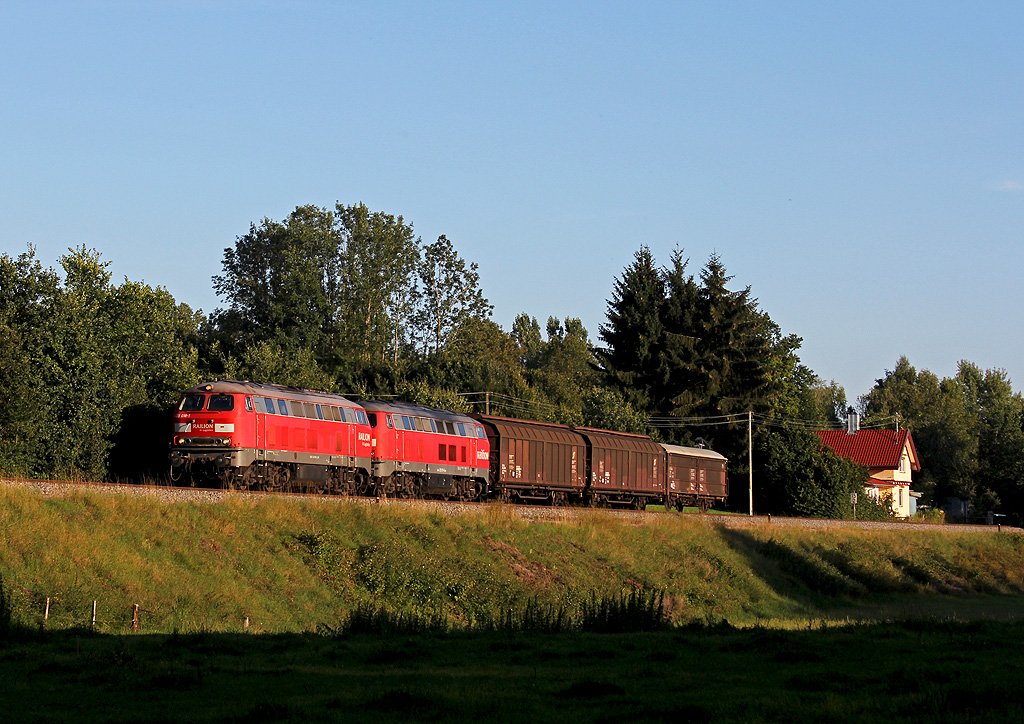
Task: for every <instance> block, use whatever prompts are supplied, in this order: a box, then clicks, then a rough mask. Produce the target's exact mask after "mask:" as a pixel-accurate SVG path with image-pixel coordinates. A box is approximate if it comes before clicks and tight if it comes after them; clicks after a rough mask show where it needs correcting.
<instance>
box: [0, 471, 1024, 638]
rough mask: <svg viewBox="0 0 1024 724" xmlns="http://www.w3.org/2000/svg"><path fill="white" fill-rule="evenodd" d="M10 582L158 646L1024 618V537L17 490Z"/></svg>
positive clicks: (8, 499) (58, 616) (3, 515)
mask: <svg viewBox="0 0 1024 724" xmlns="http://www.w3.org/2000/svg"><path fill="white" fill-rule="evenodd" d="M0 531H2V540H0V575H2V576H3V578H4V581H5V582H6V585H7V589H8V591H9V593H10V601H11V607H12V609H13V615H14V619H15V621H18V622H21V623H24V624H27V625H29V626H32V627H35V626H38V625H40V622H41V619H42V615H43V610H44V606H45V601H46V598H48V597H49V598H50V601H51V602H50V616H49V620H48V621H47V623H46V626H47V627H48V628H50V629H61V628H70V627H80V626H86V625H88V624H89V622H90V621H89V619H90V616H91V609H92V601H94V600H96V601H98V604H97V607H98V613H97V629H98V630H99V631H102V632H111V633H121V632H127V631H128V630H129V625H130V621H131V608H132V605H133V604H136V603H137V604H139V605H140V607H141V613H140V618H141V623H142V630H143V631H145V632H150V633H151V632H173V631H178V632H196V631H201V632H240V631H243V630H244V626H245V621H246V619H248V622H249V631H251V632H302V631H314V630H317V629H318V628H321V629H322V628H325V627H326V628H331V629H334V628H337V627H338V626H339V625H340V624H341V623H342V622H343V621H344V620H345V618H346V616H347V615H348V613H349V612H350V611H352V610H353V609H355V608H357V607H361V608H362V609H363V610H368V609H373V608H377V607H384V608H386V609H387V610H389V611H391V612H394V613H401V614H405V615H407V616H412V617H414V618H418V619H422V620H432V621H439V620H440V621H443V622H446V623H447V624H449V625H451V626H452V627H455V628H458V627H462V626H468V625H473V624H476V625H478V626H479V625H484V626H491V627H493V625H495V622H500V621H501V620H503V619H507V618H509V617H510V616H511V618H512V620H516V616H517V615H518V614H517V613H516V612H522V611H524V610H532V611H534V612H536V611H543V612H546V613H545V615H561V614H564V615H565V616H574V615H576V614H577V613H578V612H579V611H580V610H581V609H582V608H585V607H586V606H587V605H588V604H592V602H593V601H595V600H602V599H604V600H607V599H609V598H614V597H617V596H619V595H620V594H622V593H623V592H629V591H636V590H639V591H645V592H663V593H664V606H665V611H666V613H667V614H668V616H669V617H670V618H671V619H672V621H674V622H676V623H686V622H693V621H698V622H717V621H728V622H730V623H732V624H734V625H751V624H761V625H772V626H782V627H785V626H790V627H793V626H806V625H807V624H808V622H811V621H846V620H848V619H849V620H877V619H892V618H914V617H926V616H933V617H939V618H950V617H954V618H961V619H976V618H994V619H1004V620H1007V619H1017V618H1021V617H1024V536H1021V535H1018V534H1011V533H1001V534H963V533H954V532H936V533H928V532H918V531H913V532H907V533H901V532H888V531H879V532H870V531H859V530H855V531H828V532H824V531H822V532H818V531H810V530H803V529H792V528H786V529H780V528H777V527H776V528H755V529H751V530H730V529H725V528H719V527H716V526H713V525H709V524H708V523H706V522H704V521H703V520H701V519H700V518H699V517H696V516H693V517H691V516H684V517H681V516H672V515H657V516H650V518H649V520H648V521H647V522H645V523H643V524H641V525H634V524H631V523H628V522H624V521H622V520H619V519H615V518H611V517H608V516H606V515H603V514H601V513H600V512H593V513H587V512H584V513H582V514H581V515H580V517H579V519H578V520H575V521H569V522H563V523H526V522H524V521H522V520H520V519H519V518H517V517H516V516H515V515H513V514H512V513H511V512H510V511H509V510H508V509H506V508H503V507H499V506H491V507H487V508H485V509H483V510H482V511H481V512H479V513H473V514H467V515H463V516H458V517H448V516H445V515H442V514H440V513H437V512H430V511H425V510H423V509H409V508H406V507H403V506H395V505H380V506H378V505H372V504H367V503H353V502H346V501H334V500H331V501H317V500H308V501H294V500H281V499H272V498H268V499H262V500H257V501H252V500H243V499H229V500H227V501H226V502H223V503H216V504H211V503H175V504H166V503H160V502H158V501H156V500H153V499H147V498H132V497H127V496H120V495H110V494H101V493H92V492H86V493H73V494H70V495H68V496H67V497H55V498H47V497H43V496H41V495H39V494H37V493H35V492H34V491H31V490H27V489H19V488H9V487H0Z"/></svg>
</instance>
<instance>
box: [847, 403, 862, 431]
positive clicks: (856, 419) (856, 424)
mask: <svg viewBox="0 0 1024 724" xmlns="http://www.w3.org/2000/svg"><path fill="white" fill-rule="evenodd" d="M858 430H860V414H859V413H858V412H857V411H856V410H854V409H853V408H852V407H851V408H849V409H848V410H847V411H846V434H847V435H856V434H857V431H858Z"/></svg>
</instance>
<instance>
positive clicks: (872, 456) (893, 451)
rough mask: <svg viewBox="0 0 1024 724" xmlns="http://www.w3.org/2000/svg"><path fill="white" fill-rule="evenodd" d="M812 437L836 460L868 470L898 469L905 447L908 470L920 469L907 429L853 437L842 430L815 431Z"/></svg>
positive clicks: (862, 432) (862, 433)
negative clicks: (827, 449) (851, 462)
mask: <svg viewBox="0 0 1024 724" xmlns="http://www.w3.org/2000/svg"><path fill="white" fill-rule="evenodd" d="M815 434H816V435H817V436H818V437H820V438H821V444H822V445H823V446H826V447H828V448H830V449H831V450H832V452H834V453H835V454H836V455H838V456H839V457H842V458H847V459H848V460H853V461H854V462H856V463H860V464H861V465H864V466H865V467H868V468H893V469H895V468H898V467H899V466H900V458H901V457H902V456H903V450H904V448H908V449H909V452H910V464H911V467H912V468H913V469H914V470H920V469H921V465H920V463H919V462H918V459H917V448H915V447H914V438H913V437H911V435H910V431H909V430H860V431H858V432H857V433H856V434H854V435H850V434H849V433H847V432H846V430H819V431H817V432H816V433H815Z"/></svg>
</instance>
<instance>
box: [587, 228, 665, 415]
mask: <svg viewBox="0 0 1024 724" xmlns="http://www.w3.org/2000/svg"><path fill="white" fill-rule="evenodd" d="M664 303H665V280H664V276H663V274H662V272H661V270H660V269H658V267H657V265H656V264H655V261H654V256H653V255H652V254H651V250H650V249H649V248H648V247H646V246H641V247H640V249H639V250H638V251H637V252H636V254H635V255H634V259H633V263H632V264H630V265H629V266H628V267H626V269H625V270H624V271H623V273H622V276H621V277H619V278H618V279H616V280H615V283H614V287H613V291H612V298H611V299H610V300H608V308H607V318H608V322H607V324H603V325H601V327H600V330H599V332H598V336H599V337H600V339H601V340H602V341H603V342H604V344H605V346H604V347H603V348H599V349H597V350H595V353H596V355H597V359H598V364H599V365H600V367H601V369H602V371H603V372H604V374H605V377H606V379H607V380H608V382H609V383H610V384H611V385H612V386H613V387H614V388H615V389H617V390H618V391H619V392H620V393H621V394H622V396H623V397H624V398H625V399H626V400H627V401H629V402H630V404H632V405H633V406H634V407H636V408H637V409H640V410H645V411H650V410H656V409H658V407H659V405H660V400H659V399H658V391H659V389H660V388H661V387H662V384H661V381H662V380H663V377H664V369H663V367H662V362H661V358H662V354H663V349H664V322H663V320H662V306H663V305H664Z"/></svg>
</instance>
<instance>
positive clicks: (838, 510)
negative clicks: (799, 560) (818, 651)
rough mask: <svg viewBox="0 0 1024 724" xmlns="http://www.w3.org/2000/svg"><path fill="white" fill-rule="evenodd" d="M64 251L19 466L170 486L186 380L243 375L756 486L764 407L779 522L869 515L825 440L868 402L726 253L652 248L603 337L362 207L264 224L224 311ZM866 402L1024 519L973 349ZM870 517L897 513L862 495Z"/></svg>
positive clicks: (31, 347)
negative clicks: (516, 427) (695, 448)
mask: <svg viewBox="0 0 1024 724" xmlns="http://www.w3.org/2000/svg"><path fill="white" fill-rule="evenodd" d="M58 263H59V269H53V268H44V267H43V266H42V263H41V262H40V261H39V260H38V259H36V258H35V252H34V250H33V249H32V248H29V249H28V250H27V251H26V252H25V253H23V254H21V255H19V256H16V257H13V256H10V255H8V254H4V255H2V256H0V342H2V345H0V389H2V390H3V392H4V393H5V394H4V399H5V401H6V404H5V405H3V406H0V472H2V473H3V474H5V475H23V476H30V477H66V478H73V477H83V478H90V479H127V478H135V477H138V476H140V475H147V476H159V475H161V474H162V473H163V471H164V469H165V467H166V458H167V447H166V446H167V442H166V441H167V439H168V435H169V433H168V429H169V425H170V423H169V417H168V415H169V413H168V411H169V410H170V409H171V408H172V406H173V405H174V403H175V401H176V399H177V396H178V393H179V392H180V391H181V390H182V389H184V388H185V387H188V386H190V385H192V384H195V383H197V382H199V381H201V380H204V379H210V378H222V379H250V380H257V381H270V382H277V383H281V384H291V385H297V386H302V387H309V388H313V389H320V390H326V391H331V392H337V393H340V394H345V395H348V396H352V397H378V396H385V395H396V396H399V397H401V398H403V399H407V400H409V401H411V402H416V403H420V404H428V405H436V406H441V407H446V408H448V409H454V410H460V411H467V412H468V411H482V409H481V407H480V406H479V404H480V403H483V401H484V399H486V404H488V406H489V409H490V411H491V412H492V413H494V414H503V415H509V416H515V417H523V418H529V419H539V420H547V421H551V422H559V423H564V424H573V425H584V426H591V427H601V428H607V429H615V430H621V431H624V432H635V433H644V434H652V435H653V436H654V437H655V438H656V439H659V440H662V441H665V442H671V443H679V444H696V443H698V442H699V443H700V444H707V445H709V446H711V447H712V448H714V449H716V450H719V451H720V452H722V453H723V454H725V455H727V456H728V457H729V458H730V470H731V474H732V478H733V481H734V487H735V486H736V485H737V481H739V480H745V478H746V473H747V450H746V423H745V421H744V420H742V419H740V418H741V416H742V415H743V414H745V413H751V414H752V415H755V416H756V419H757V421H758V425H757V426H756V427H755V430H754V470H755V476H756V482H755V486H756V488H755V507H756V509H757V510H758V511H759V512H772V513H779V514H785V513H799V514H805V515H823V516H829V517H849V515H850V514H852V510H850V502H849V497H850V496H849V493H850V492H856V491H857V490H859V489H860V488H861V487H862V485H863V483H864V481H865V480H866V471H865V470H864V469H863V468H860V467H858V466H856V465H853V464H852V463H849V462H847V461H845V460H841V459H839V458H837V457H835V456H834V455H832V454H831V453H830V452H829V451H828V450H827V449H826V450H822V449H821V445H820V443H819V441H818V438H817V437H816V436H815V435H813V434H812V433H811V432H810V430H812V429H822V428H825V427H829V426H835V425H838V424H841V423H842V422H843V420H844V418H845V414H846V409H847V407H848V404H847V400H846V395H845V391H844V390H843V389H842V388H841V387H840V386H838V385H836V384H835V383H834V382H826V381H824V380H822V379H820V378H819V377H818V376H817V375H816V374H815V373H814V372H813V371H812V370H810V369H809V368H808V367H807V366H806V365H804V364H803V363H802V362H801V361H800V358H799V350H800V345H801V343H802V340H801V339H800V338H799V337H797V336H796V335H792V334H790V335H786V334H783V332H782V330H781V329H780V328H779V326H778V325H777V324H776V323H775V322H773V321H772V320H771V318H770V317H769V315H768V314H767V312H765V311H764V310H763V309H761V307H760V306H759V304H758V301H757V299H756V298H755V297H754V296H753V294H752V291H751V289H750V287H743V288H735V287H734V286H733V285H732V277H730V276H729V275H728V273H727V271H726V269H725V266H724V263H723V262H722V260H721V258H720V257H718V256H717V255H712V256H711V257H710V258H709V259H708V261H707V262H706V263H705V265H704V266H703V267H702V268H701V269H700V270H699V271H698V272H697V273H696V274H693V273H691V272H690V270H689V260H688V259H687V258H686V257H685V255H684V254H683V252H682V251H681V250H676V251H675V252H674V253H673V254H672V255H671V256H670V258H669V260H668V263H667V264H666V265H664V266H661V265H659V264H658V263H657V261H656V260H655V258H654V256H653V254H652V253H651V251H650V250H649V249H648V248H647V247H645V246H641V247H640V249H639V250H638V251H637V252H636V254H635V256H634V259H633V261H632V263H630V264H629V265H628V266H627V267H626V268H625V269H624V270H623V272H622V274H621V275H619V276H618V277H617V278H616V279H615V280H613V285H612V291H611V295H610V297H609V299H608V301H607V313H606V321H605V322H604V323H603V324H602V325H601V326H600V328H599V330H598V333H597V340H596V341H593V340H592V339H591V336H590V333H589V332H588V330H586V329H585V328H584V326H583V324H582V323H581V321H580V320H579V319H574V318H560V317H557V316H550V317H549V318H548V319H547V320H546V322H545V323H544V324H543V326H542V325H541V324H540V323H539V322H538V320H537V319H536V318H534V317H531V316H529V315H527V314H520V315H519V316H518V317H517V318H516V319H515V321H514V323H513V324H512V327H511V329H510V330H507V331H506V330H504V329H502V328H501V327H500V326H499V325H497V324H496V323H495V322H494V321H493V320H492V319H491V313H492V306H491V304H490V303H489V302H488V301H487V299H486V297H485V296H484V293H483V290H482V289H481V287H480V278H479V274H478V267H477V265H476V264H475V263H473V262H472V261H470V260H467V259H465V258H464V257H463V256H462V255H461V254H460V253H459V251H458V250H457V249H456V247H455V245H454V244H453V242H452V241H450V240H449V239H448V238H447V237H446V236H440V237H438V238H437V239H436V240H435V241H433V242H429V243H425V242H424V241H423V240H422V239H421V238H419V237H418V236H416V234H415V232H414V230H413V226H412V225H411V224H410V223H408V222H407V221H406V220H404V219H403V218H402V217H401V216H394V215H391V214H386V213H382V212H376V211H372V210H370V209H369V208H367V207H366V206H365V205H363V204H355V205H351V206H344V205H342V204H337V205H335V207H334V208H325V207H317V206H301V207H298V208H296V209H295V210H294V211H293V212H292V213H291V214H289V215H288V217H287V218H285V219H283V220H281V221H274V220H271V219H263V220H262V221H260V222H259V223H253V224H252V225H250V228H249V230H248V232H247V233H245V234H242V235H240V236H238V237H237V238H236V239H235V242H234V244H233V245H232V246H229V247H228V248H226V249H225V250H224V254H223V258H222V262H221V270H220V273H219V274H216V275H214V276H213V277H212V280H211V283H212V286H213V289H214V290H215V291H216V292H217V294H218V296H219V298H220V299H221V300H222V302H223V306H222V307H221V308H218V309H216V310H214V311H213V312H212V313H210V314H208V315H206V314H202V313H200V312H197V311H193V310H192V309H190V308H189V307H188V306H187V305H185V304H180V303H178V302H176V301H175V300H174V299H173V297H172V296H171V295H170V294H169V293H168V292H167V290H166V289H163V288H160V287H157V288H153V287H149V286H147V285H145V284H142V283H139V282H132V281H129V280H127V279H125V280H124V281H123V283H120V284H116V283H114V282H113V281H112V279H111V275H110V274H109V272H108V271H107V267H108V264H109V263H108V262H105V261H104V260H103V259H102V258H101V256H100V255H99V254H98V253H97V252H96V251H94V250H89V249H85V248H84V247H83V248H77V249H70V250H69V252H68V253H67V254H66V255H64V256H63V257H61V258H60V259H59V260H58ZM471 393H480V396H479V397H475V396H474V395H473V394H471ZM484 395H486V398H484V397H483V396H484ZM858 405H859V407H860V408H861V410H862V412H863V413H864V417H865V423H866V424H876V423H881V422H882V421H885V420H888V419H890V418H893V417H895V415H896V414H899V415H900V420H901V423H902V424H903V425H905V426H906V427H908V428H910V429H911V430H912V431H913V434H914V437H915V441H916V443H917V447H918V451H919V453H920V455H921V458H922V461H923V465H924V468H923V470H922V471H921V473H920V475H919V476H918V478H917V479H915V489H918V490H921V491H922V492H923V493H925V495H926V500H927V501H928V502H935V503H938V502H941V500H942V499H943V498H944V496H948V495H959V496H962V497H964V498H967V499H970V500H971V501H972V502H973V503H974V504H975V505H976V506H978V507H979V508H984V509H993V510H1002V511H1005V512H1009V513H1014V514H1016V513H1017V511H1019V510H1020V509H1021V505H1022V504H1024V500H1022V494H1021V486H1022V483H1021V481H1022V479H1024V452H1022V451H1024V445H1022V444H1021V443H1022V442H1024V427H1022V417H1024V415H1022V411H1024V408H1022V401H1021V396H1020V395H1019V394H1018V393H1014V392H1013V391H1012V389H1011V386H1010V382H1009V380H1008V379H1006V375H1005V373H1003V372H1001V371H998V370H988V371H982V370H980V369H978V368H977V367H976V366H974V365H971V364H970V363H967V362H964V363H962V364H961V366H960V371H959V373H958V375H957V376H956V377H955V378H954V379H952V380H942V381H939V380H938V379H936V378H935V376H934V375H931V373H928V372H927V371H923V372H921V373H917V372H916V371H915V370H914V369H913V368H912V367H910V365H909V363H908V362H907V361H906V360H905V359H901V360H899V362H898V363H897V365H896V369H895V370H894V371H893V372H886V374H885V376H884V377H883V378H882V379H879V380H878V382H877V384H876V385H875V387H874V388H873V389H872V390H871V391H870V392H869V393H868V394H867V395H866V396H865V397H863V398H862V399H861V400H860V401H859V402H858ZM739 497H743V496H739ZM743 502H744V503H745V500H744V501H743ZM740 507H743V506H742V505H741V506H740ZM865 508H866V509H865ZM857 515H858V517H865V516H866V517H882V516H884V515H886V511H885V509H884V507H883V506H877V509H876V510H872V509H871V506H870V505H868V506H865V505H864V503H863V501H862V502H861V504H859V505H858V509H857Z"/></svg>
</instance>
